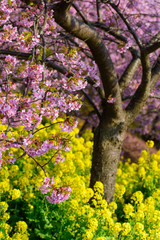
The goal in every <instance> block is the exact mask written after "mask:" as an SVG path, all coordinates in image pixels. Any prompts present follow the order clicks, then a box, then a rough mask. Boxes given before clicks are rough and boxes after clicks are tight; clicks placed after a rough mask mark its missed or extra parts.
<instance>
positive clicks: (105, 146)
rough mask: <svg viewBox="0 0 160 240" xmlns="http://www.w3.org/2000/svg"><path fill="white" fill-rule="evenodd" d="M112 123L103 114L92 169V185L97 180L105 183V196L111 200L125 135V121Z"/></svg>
mask: <svg viewBox="0 0 160 240" xmlns="http://www.w3.org/2000/svg"><path fill="white" fill-rule="evenodd" d="M115 122H116V121H115V119H113V120H112V121H111V122H110V123H109V122H108V121H106V118H105V116H104V115H103V116H102V119H101V121H100V124H99V126H98V127H97V129H96V131H95V135H94V147H93V158H92V169H91V180H90V187H91V188H93V186H94V184H95V183H96V181H101V182H102V183H103V185H104V198H105V199H106V200H107V202H108V203H109V202H111V201H112V198H113V194H114V191H115V180H116V174H117V167H118V162H119V159H120V153H121V148H122V144H123V140H124V137H125V130H126V128H125V127H124V121H120V119H119V121H118V122H117V123H116V124H115Z"/></svg>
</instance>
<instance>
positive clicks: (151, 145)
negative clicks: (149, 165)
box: [146, 140, 154, 148]
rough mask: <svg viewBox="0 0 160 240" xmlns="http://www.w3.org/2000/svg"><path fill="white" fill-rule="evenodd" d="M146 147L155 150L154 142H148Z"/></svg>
mask: <svg viewBox="0 0 160 240" xmlns="http://www.w3.org/2000/svg"><path fill="white" fill-rule="evenodd" d="M146 145H147V147H149V148H153V147H154V142H153V141H152V140H148V141H147V142H146Z"/></svg>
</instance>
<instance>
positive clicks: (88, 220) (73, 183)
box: [0, 124, 160, 240]
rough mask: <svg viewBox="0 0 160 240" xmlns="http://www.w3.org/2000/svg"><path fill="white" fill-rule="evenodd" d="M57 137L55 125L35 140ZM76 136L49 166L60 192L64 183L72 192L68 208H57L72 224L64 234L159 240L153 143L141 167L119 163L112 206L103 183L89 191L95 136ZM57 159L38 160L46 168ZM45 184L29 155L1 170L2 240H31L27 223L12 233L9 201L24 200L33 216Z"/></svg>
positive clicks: (159, 170)
mask: <svg viewBox="0 0 160 240" xmlns="http://www.w3.org/2000/svg"><path fill="white" fill-rule="evenodd" d="M42 126H43V125H42ZM42 126H39V128H41V127H42ZM22 131H23V129H22ZM24 131H25V130H24ZM57 132H59V127H58V125H56V124H55V125H54V126H53V127H52V128H45V129H43V130H42V131H39V132H37V137H38V138H40V139H41V140H43V139H44V138H47V137H48V136H51V135H54V134H55V133H57ZM14 134H15V135H16V134H17V133H14ZM77 135H78V129H75V130H74V131H73V132H72V133H70V134H68V133H66V137H67V138H68V139H70V141H71V150H70V151H64V152H63V156H64V157H65V161H64V162H63V163H59V164H57V165H54V160H53V162H50V163H49V164H47V165H46V166H45V170H46V171H47V172H48V175H49V176H50V177H51V176H55V177H54V182H55V185H56V186H57V187H59V186H61V185H62V184H63V185H64V186H70V187H71V189H72V194H71V198H70V199H69V200H68V201H67V203H65V202H64V203H61V204H59V206H60V208H61V209H63V211H64V212H65V213H66V214H65V217H66V218H67V221H68V222H69V225H68V226H66V227H65V231H67V233H68V234H71V236H73V238H72V239H76V237H77V239H83V240H107V239H108V240H109V239H110V240H111V239H114V240H118V239H120V240H124V239H128V240H129V239H144V240H152V239H157V240H158V239H160V204H159V202H160V165H159V164H160V151H158V152H157V153H156V154H152V155H150V153H149V148H150V147H153V146H154V143H153V142H152V141H148V142H147V146H148V150H147V151H146V150H143V151H142V153H141V157H140V158H139V159H138V162H137V163H131V162H130V160H128V161H124V162H121V161H120V163H119V168H118V170H117V179H116V185H115V194H114V199H113V202H111V203H109V204H108V203H107V202H106V200H105V199H103V184H102V183H101V182H96V184H95V186H94V188H93V190H92V189H90V188H88V186H89V180H90V168H91V157H92V156H91V155H92V147H93V142H92V139H93V134H92V132H91V131H89V130H87V131H86V132H85V133H84V135H83V136H82V137H77ZM10 151H11V153H13V152H14V154H17V156H19V154H20V152H18V151H17V150H16V151H15V150H14V149H10ZM53 154H54V150H53V152H52V151H50V152H49V153H48V154H46V156H45V157H44V158H42V157H39V158H37V159H38V161H39V162H40V163H42V164H44V163H45V162H47V161H49V160H50V158H51V156H53ZM43 179H44V172H43V171H42V169H41V168H40V167H39V166H37V165H36V163H35V162H33V160H32V159H30V158H29V157H27V156H25V157H23V159H20V160H18V162H16V163H15V164H14V165H9V164H8V165H7V164H6V166H4V167H3V168H2V169H1V170H0V193H1V196H2V200H1V202H0V213H1V216H2V219H3V220H2V221H0V239H2V240H5V239H9V240H11V239H12V240H16V239H23V240H27V239H29V235H28V232H27V223H25V222H23V221H18V222H17V223H15V226H14V227H13V229H12V228H11V227H10V226H9V225H8V223H7V221H8V219H9V218H10V215H9V208H8V204H7V202H12V201H20V200H23V201H26V203H27V204H28V209H29V210H28V211H33V209H34V206H33V205H34V200H33V199H36V197H37V193H39V192H38V190H37V187H40V185H41V184H42V181H43ZM67 221H66V222H67ZM1 229H2V230H1ZM11 231H12V232H11ZM57 234H58V233H57ZM11 235H12V237H10V236H11ZM75 236H76V237H75ZM59 239H60V238H59ZM70 239H71V238H70Z"/></svg>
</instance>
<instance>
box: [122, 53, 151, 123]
mask: <svg viewBox="0 0 160 240" xmlns="http://www.w3.org/2000/svg"><path fill="white" fill-rule="evenodd" d="M141 63H142V81H141V84H140V85H139V87H138V88H137V90H136V92H135V94H134V95H133V97H132V99H131V101H130V103H129V104H128V106H127V107H126V113H127V114H126V120H127V124H128V125H130V124H131V123H132V122H133V120H134V119H135V117H136V116H137V115H138V113H139V111H140V110H141V109H142V107H143V106H144V104H145V103H146V100H147V98H148V96H149V94H150V91H151V65H150V60H149V55H147V54H146V53H145V49H144V50H143V51H141Z"/></svg>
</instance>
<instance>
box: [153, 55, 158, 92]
mask: <svg viewBox="0 0 160 240" xmlns="http://www.w3.org/2000/svg"><path fill="white" fill-rule="evenodd" d="M159 79H160V55H159V56H158V58H157V60H156V63H155V64H154V66H153V68H152V79H151V88H153V87H154V85H155V83H156V82H157V81H158V80H159Z"/></svg>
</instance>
